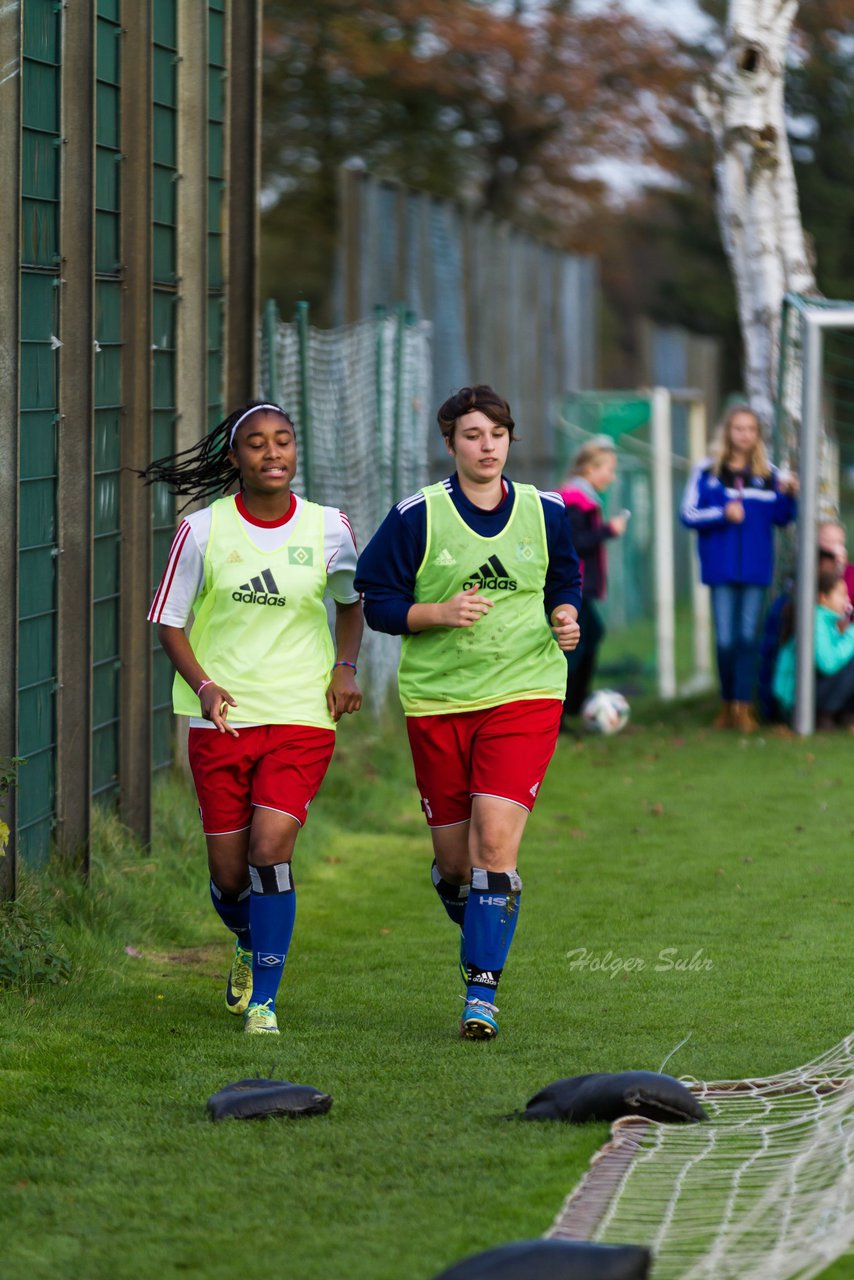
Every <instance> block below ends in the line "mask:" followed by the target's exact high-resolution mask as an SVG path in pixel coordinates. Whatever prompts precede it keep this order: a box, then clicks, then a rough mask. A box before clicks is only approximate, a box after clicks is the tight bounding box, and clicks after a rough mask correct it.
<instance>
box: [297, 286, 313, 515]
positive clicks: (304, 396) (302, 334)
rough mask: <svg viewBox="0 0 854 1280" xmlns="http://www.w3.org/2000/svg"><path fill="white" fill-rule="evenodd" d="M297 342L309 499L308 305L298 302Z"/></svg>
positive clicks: (305, 486)
mask: <svg viewBox="0 0 854 1280" xmlns="http://www.w3.org/2000/svg"><path fill="white" fill-rule="evenodd" d="M296 327H297V341H298V343H299V411H300V425H301V427H302V439H301V440H300V451H301V453H302V462H301V464H300V469H301V471H302V479H303V489H304V491H305V496H306V497H307V498H310V497H311V495H312V492H313V489H312V483H311V387H310V368H309V350H308V348H309V325H308V303H307V302H298V303H297V310H296Z"/></svg>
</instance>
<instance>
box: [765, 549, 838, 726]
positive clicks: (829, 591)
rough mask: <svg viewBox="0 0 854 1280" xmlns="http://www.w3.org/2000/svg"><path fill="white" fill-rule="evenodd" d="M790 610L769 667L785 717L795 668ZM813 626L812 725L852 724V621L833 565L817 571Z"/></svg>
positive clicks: (789, 708) (792, 698)
mask: <svg viewBox="0 0 854 1280" xmlns="http://www.w3.org/2000/svg"><path fill="white" fill-rule="evenodd" d="M792 615H793V611H792V610H791V609H790V610H789V611H788V615H787V616H788V623H787V626H788V630H789V632H790V634H789V635H788V636H787V637H785V643H784V644H783V646H782V648H781V649H780V653H779V655H778V658H777V665H776V668H775V671H774V696H775V698H776V699H777V702H778V703H779V705H780V707H781V708H782V710H783V711H784V713H785V715H786V716H787V718H790V717H791V714H792V711H793V710H794V706H795V683H796V674H797V650H796V637H795V636H794V634H792V632H791V628H792ZM814 618H815V621H814V627H815V677H816V682H815V708H816V727H817V728H819V729H829V728H832V727H833V726H834V725H835V724H845V725H854V627H852V626H851V602H850V600H849V598H848V588H847V587H846V585H845V579H844V578H843V577H841V575H840V574H839V572H838V570H837V569H822V570H821V572H820V573H819V575H818V601H817V603H816V607H815V615H814Z"/></svg>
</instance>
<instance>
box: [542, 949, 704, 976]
mask: <svg viewBox="0 0 854 1280" xmlns="http://www.w3.org/2000/svg"><path fill="white" fill-rule="evenodd" d="M566 958H567V960H568V961H569V967H570V969H586V970H588V971H589V972H590V973H605V974H607V975H608V977H609V978H616V976H617V974H619V973H640V972H641V971H642V970H643V969H649V968H651V969H652V971H653V972H654V973H708V972H709V971H710V970H711V969H714V967H715V962H714V960H712V959H711V957H710V956H707V955H704V954H703V948H702V947H697V949H696V950H695V951H694V952H692V953H688V952H687V951H684V950H680V948H679V947H662V948H661V950H660V951H659V952H658V955H657V956H656V957H655V959H654V960H653V961H652V962H650V961H648V960H646V959H645V958H644V956H619V955H615V954H614V952H613V951H603V952H601V953H597V952H595V951H588V950H587V948H586V947H573V948H572V950H571V951H567V953H566Z"/></svg>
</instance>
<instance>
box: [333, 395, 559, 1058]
mask: <svg viewBox="0 0 854 1280" xmlns="http://www.w3.org/2000/svg"><path fill="white" fill-rule="evenodd" d="M438 419H439V428H440V430H441V432H442V435H443V437H444V439H445V445H446V447H447V450H448V453H449V454H450V456H451V457H452V458H453V459H454V462H455V464H456V469H455V472H454V474H453V475H452V476H450V477H449V478H448V479H447V480H444V481H442V482H441V483H439V484H432V485H428V486H427V488H425V489H421V490H420V491H419V492H418V493H416V494H413V495H412V497H409V498H405V499H404V500H403V501H402V502H399V503H398V504H397V506H396V507H394V508H392V510H391V511H390V512H389V514H388V515H387V516H386V518H385V520H384V521H383V523H382V525H381V526H380V528H379V529H378V530H377V532H376V534H375V535H374V537H373V538H372V539H371V541H370V543H369V544H368V546H367V547H366V548H365V550H364V551H363V553H362V555H361V557H360V559H359V564H358V569H357V573H356V584H355V585H356V588H357V589H358V590H360V591H362V592H363V593H364V598H365V616H366V618H367V621H368V624H369V626H371V627H373V628H374V629H375V630H377V631H386V632H390V633H391V634H396V635H401V636H402V637H403V650H402V656H401V660H400V671H399V675H398V683H399V688H400V697H401V701H402V703H403V708H404V711H405V713H406V726H407V731H408V734H409V742H410V747H411V749H412V757H413V763H414V766H415V778H416V782H417V785H418V789H419V791H420V793H421V804H422V807H423V809H424V813H425V816H426V818H427V823H428V825H429V827H430V833H431V836H432V840H433V853H434V861H433V867H432V880H433V885H434V887H435V889H436V892H437V894H438V896H439V899H440V901H441V903H442V906H443V907H444V909H445V911H446V912H447V913H448V915H449V916H450V918H451V920H452V921H453V922H454V923H455V924H456V925H458V926H459V929H460V967H461V971H462V974H463V979H464V981H465V983H466V994H465V997H464V1000H465V1005H464V1009H463V1013H462V1019H461V1024H460V1031H461V1034H462V1035H463V1037H464V1038H466V1039H469V1040H489V1039H492V1037H493V1036H495V1035H496V1033H497V1031H498V1021H497V1017H496V1015H497V1013H498V1009H497V1006H496V1004H495V994H496V990H497V987H498V981H499V979H500V977H501V973H502V970H503V969H504V965H505V962H506V959H507V955H508V952H509V950H510V944H511V942H512V940H513V934H514V931H515V928H516V922H517V919H518V915H519V904H520V901H521V893H522V881H521V879H520V878H519V872H518V867H517V855H518V850H519V844H520V841H521V839H522V833H523V831H524V829H525V823H526V821H527V819H528V815H529V813H530V812H531V810H532V809H533V807H534V800H535V798H536V795H537V791H538V790H539V787H540V784H541V782H542V780H543V777H544V776H545V772H546V769H547V768H548V764H549V761H550V760H551V757H552V754H553V753H554V749H555V743H556V741H557V734H558V729H559V726H560V718H561V710H562V706H563V699H564V695H565V692H566V661H565V658H564V655H563V652H562V651H566V650H570V649H574V648H575V646H576V645H577V644H578V640H579V635H580V632H579V627H578V623H577V616H578V610H579V607H580V605H581V576H580V572H579V566H578V558H577V556H576V554H575V551H574V549H573V545H572V534H571V527H570V523H569V517H568V515H567V512H566V508H565V506H564V503H563V499H562V498H561V497H560V495H559V494H557V493H541V492H539V491H538V490H537V489H535V488H534V487H533V486H532V485H527V484H513V483H511V481H510V480H508V479H507V478H506V477H505V476H504V474H503V472H504V466H505V464H506V461H507V456H508V453H509V450H510V443H511V441H512V440H513V439H514V434H513V431H514V422H513V418H512V416H511V413H510V406H509V405H508V404H507V401H506V400H504V399H502V397H501V396H499V395H498V394H497V393H496V392H495V391H493V389H492V388H491V387H488V386H477V387H463V389H462V390H461V391H458V392H457V393H456V394H455V395H453V396H451V397H450V399H448V400H446V401H445V403H444V404H443V405H442V407H441V408H440V410H439V413H438Z"/></svg>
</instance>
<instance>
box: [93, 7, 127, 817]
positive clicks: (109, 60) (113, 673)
mask: <svg viewBox="0 0 854 1280" xmlns="http://www.w3.org/2000/svg"><path fill="white" fill-rule="evenodd" d="M120 17H121V13H120V9H119V6H118V5H117V4H116V3H114V2H108V0H99V4H98V22H97V26H96V32H95V39H96V49H95V54H96V76H97V81H98V83H97V90H96V99H95V141H96V144H97V145H96V151H95V274H96V279H95V342H96V348H95V362H94V404H95V416H94V438H93V442H92V444H93V450H92V452H93V470H94V480H93V485H94V487H93V493H92V532H93V538H94V542H93V573H92V618H93V635H92V795H93V797H94V798H96V799H97V801H98V802H99V803H100V804H104V803H107V802H115V801H116V799H117V797H118V783H119V779H118V771H119V727H120V723H119V717H120V714H121V664H120V659H119V605H120V595H121V506H120V492H121V489H120V465H121V430H122V404H123V401H124V396H123V389H122V283H121V280H120V277H119V273H120V271H121V261H120V257H121V248H120V236H121V184H120V178H121V163H122V157H121V153H120V150H119V138H120V129H119V124H120V112H121V73H122V66H121V51H122V32H121V26H120V24H119V19H120Z"/></svg>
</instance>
